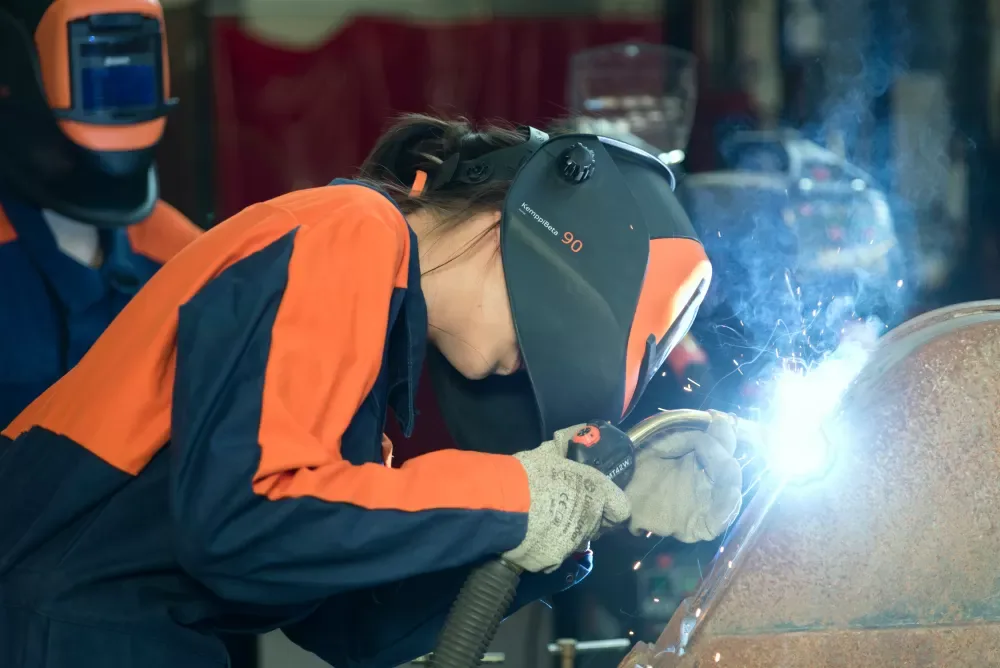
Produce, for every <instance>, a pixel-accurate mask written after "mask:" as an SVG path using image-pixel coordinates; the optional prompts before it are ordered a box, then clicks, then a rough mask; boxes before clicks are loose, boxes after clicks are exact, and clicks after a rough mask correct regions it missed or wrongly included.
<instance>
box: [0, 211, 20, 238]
mask: <svg viewBox="0 0 1000 668" xmlns="http://www.w3.org/2000/svg"><path fill="white" fill-rule="evenodd" d="M16 239H17V230H15V229H14V226H13V225H11V223H10V219H9V218H7V214H6V213H5V212H4V210H3V208H2V207H0V244H7V243H10V242H11V241H15V240H16Z"/></svg>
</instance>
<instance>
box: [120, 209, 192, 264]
mask: <svg viewBox="0 0 1000 668" xmlns="http://www.w3.org/2000/svg"><path fill="white" fill-rule="evenodd" d="M127 230H128V240H129V244H130V245H131V246H132V251H133V252H134V253H136V254H138V255H142V256H143V257H145V258H148V259H150V260H152V261H153V262H155V263H157V264H166V263H167V261H168V260H170V259H171V258H173V257H174V256H175V255H177V254H178V253H180V252H181V251H182V250H183V249H184V248H185V247H186V246H187V245H188V244H190V243H191V242H192V241H194V240H195V239H197V238H198V237H199V236H200V235H201V233H202V230H201V228H199V227H198V226H197V225H195V224H194V223H192V222H191V221H190V220H188V219H187V217H185V216H184V214H182V213H181V212H180V211H178V210H177V209H175V208H174V207H172V206H170V205H169V204H167V203H166V202H164V201H163V200H160V201H159V202H157V203H156V207H155V208H154V209H153V212H152V213H151V214H149V217H148V218H146V220H144V221H142V222H141V223H137V224H136V225H130V226H129V227H128V228H127Z"/></svg>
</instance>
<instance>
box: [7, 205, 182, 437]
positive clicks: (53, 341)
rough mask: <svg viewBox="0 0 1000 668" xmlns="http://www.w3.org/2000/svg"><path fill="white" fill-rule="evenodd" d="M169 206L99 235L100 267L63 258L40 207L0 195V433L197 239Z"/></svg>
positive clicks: (158, 207) (179, 214) (67, 256)
mask: <svg viewBox="0 0 1000 668" xmlns="http://www.w3.org/2000/svg"><path fill="white" fill-rule="evenodd" d="M200 232H201V230H199V229H198V228H197V227H196V226H195V225H193V224H192V223H191V221H189V220H188V219H187V218H185V217H184V216H183V215H182V214H181V213H180V212H178V211H177V210H176V209H174V208H173V207H171V206H170V205H168V204H166V203H164V202H159V203H158V204H157V206H156V208H155V209H153V212H152V213H151V214H150V216H149V217H148V218H147V219H146V220H144V221H142V222H141V223H138V224H137V225H133V226H131V227H127V228H121V229H117V230H103V231H101V232H100V252H101V255H102V256H103V261H102V263H101V264H100V266H99V267H98V268H91V267H88V266H86V265H84V264H81V263H80V262H78V261H77V260H76V259H74V258H73V257H71V256H69V255H67V254H66V253H64V252H63V251H62V250H61V249H60V248H59V244H58V242H57V240H56V238H55V236H54V235H53V232H52V230H51V229H50V228H49V225H48V224H47V223H46V221H45V219H44V218H43V213H42V211H41V210H39V209H38V207H36V206H34V205H32V204H29V203H27V202H24V201H22V200H20V199H18V198H16V197H13V196H11V195H8V194H5V193H4V192H2V191H0V323H2V326H0V428H2V427H4V426H6V425H7V423H9V422H10V421H11V420H13V419H14V417H15V416H17V414H18V413H20V412H21V411H22V410H24V408H25V407H26V406H27V405H28V404H29V403H31V401H32V400H33V399H34V398H35V397H37V396H38V395H39V394H41V393H42V392H43V391H44V390H45V389H46V388H47V387H48V386H49V385H51V384H52V383H54V382H55V381H56V380H58V379H59V378H60V377H61V376H62V375H63V374H64V373H66V372H67V371H68V370H69V369H71V368H72V367H73V366H74V365H75V364H76V363H77V362H79V361H80V358H81V357H83V355H84V353H86V352H87V350H89V349H90V346H92V345H93V344H94V341H96V340H97V337H99V336H100V335H101V333H102V332H103V331H104V329H105V328H106V327H107V326H108V325H109V324H111V321H112V320H113V319H114V318H115V316H117V315H118V313H119V311H121V310H122V308H123V307H124V306H125V304H127V303H128V301H129V299H131V298H132V297H133V295H135V293H136V292H138V290H139V288H140V287H142V285H143V284H145V283H146V281H148V280H149V278H150V277H151V276H152V275H153V274H154V273H156V271H157V270H158V269H159V268H160V266H161V265H162V264H163V263H164V262H166V261H167V260H169V259H170V258H171V257H173V256H174V255H176V254H177V252H179V251H180V249H182V248H184V247H185V246H186V245H187V244H189V243H191V242H192V241H194V239H196V238H197V236H198V235H199V234H200Z"/></svg>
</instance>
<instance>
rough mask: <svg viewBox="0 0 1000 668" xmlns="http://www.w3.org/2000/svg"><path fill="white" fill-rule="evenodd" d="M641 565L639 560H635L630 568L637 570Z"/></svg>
mask: <svg viewBox="0 0 1000 668" xmlns="http://www.w3.org/2000/svg"><path fill="white" fill-rule="evenodd" d="M641 567H642V562H641V561H637V562H635V564H633V565H632V570H633V571H637V570H639V568H641Z"/></svg>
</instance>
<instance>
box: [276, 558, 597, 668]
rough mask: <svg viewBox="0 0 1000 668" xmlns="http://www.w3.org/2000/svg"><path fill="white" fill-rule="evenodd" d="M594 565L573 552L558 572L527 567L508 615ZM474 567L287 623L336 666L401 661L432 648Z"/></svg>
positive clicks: (300, 641) (371, 592)
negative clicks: (294, 622)
mask: <svg viewBox="0 0 1000 668" xmlns="http://www.w3.org/2000/svg"><path fill="white" fill-rule="evenodd" d="M592 565H593V555H592V553H590V552H587V553H582V554H578V555H574V556H573V557H571V558H570V559H568V560H567V561H566V562H564V563H563V565H562V566H561V567H560V568H559V569H557V570H556V571H555V572H553V573H549V574H544V573H526V574H525V575H524V576H522V577H521V584H520V586H519V587H518V590H517V597H516V598H515V599H514V603H513V605H512V606H511V609H510V610H509V611H508V615H511V614H514V613H515V612H517V611H518V610H520V609H521V608H523V607H524V606H526V605H528V604H529V603H532V602H534V601H537V600H539V599H541V598H544V597H546V596H550V595H552V594H556V593H559V592H560V591H565V590H566V589H568V588H569V587H572V586H573V585H575V584H577V583H579V582H580V581H581V580H583V578H585V577H586V576H587V575H588V574H589V573H590V569H591V567H592ZM470 571H471V567H460V568H453V569H450V570H447V571H440V572H437V573H429V574H426V575H419V576H417V577H413V578H410V579H408V580H404V581H402V582H397V583H393V584H391V585H385V586H382V587H377V588H374V589H368V590H364V591H358V592H352V593H351V594H349V595H346V596H344V597H337V598H334V599H330V600H329V601H327V602H326V603H324V604H323V605H322V606H321V607H320V608H318V609H317V610H316V611H315V612H313V614H312V615H310V616H309V617H307V618H306V619H304V620H302V621H301V622H298V623H297V624H294V625H292V626H289V627H286V628H284V629H282V630H283V631H284V633H285V635H286V636H288V638H289V639H291V640H292V641H293V642H294V643H296V644H297V645H299V646H300V647H302V648H303V649H306V650H308V651H310V652H313V653H314V654H316V655H317V656H319V657H320V658H321V659H323V660H324V661H326V662H328V663H330V664H331V665H334V666H337V668H382V667H384V666H398V665H401V664H404V663H406V662H407V661H411V660H413V659H415V658H417V657H420V656H423V655H425V654H428V653H429V652H431V651H433V649H434V643H435V641H436V640H437V637H438V634H439V633H440V631H441V627H442V626H443V625H444V620H445V618H446V617H447V615H448V610H449V609H450V608H451V604H452V602H454V600H455V597H456V596H458V591H459V589H461V587H462V584H463V583H464V582H465V579H466V577H468V574H469V572H470Z"/></svg>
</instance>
